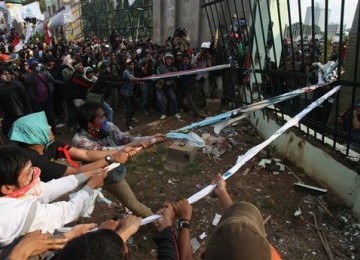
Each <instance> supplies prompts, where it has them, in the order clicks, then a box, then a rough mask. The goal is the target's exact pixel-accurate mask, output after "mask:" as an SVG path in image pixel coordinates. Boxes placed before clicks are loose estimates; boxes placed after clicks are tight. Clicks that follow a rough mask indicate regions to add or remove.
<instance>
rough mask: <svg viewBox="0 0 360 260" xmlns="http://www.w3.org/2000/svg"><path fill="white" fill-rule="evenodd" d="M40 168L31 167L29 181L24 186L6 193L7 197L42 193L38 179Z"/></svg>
mask: <svg viewBox="0 0 360 260" xmlns="http://www.w3.org/2000/svg"><path fill="white" fill-rule="evenodd" d="M40 173H41V170H40V168H38V167H33V175H32V180H31V182H30V183H29V184H28V185H26V186H25V187H23V188H21V189H18V190H16V191H13V192H12V193H10V194H8V195H6V196H5V197H7V198H23V197H27V196H35V197H39V196H40V195H41V193H42V189H41V181H40Z"/></svg>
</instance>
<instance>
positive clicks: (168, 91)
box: [156, 86, 178, 115]
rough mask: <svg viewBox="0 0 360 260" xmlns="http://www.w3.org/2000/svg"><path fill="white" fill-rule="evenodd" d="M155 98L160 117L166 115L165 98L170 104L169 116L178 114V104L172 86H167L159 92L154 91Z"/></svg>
mask: <svg viewBox="0 0 360 260" xmlns="http://www.w3.org/2000/svg"><path fill="white" fill-rule="evenodd" d="M156 97H157V100H158V103H159V109H160V113H161V114H162V115H166V104H165V98H167V99H168V101H169V102H170V109H171V111H170V113H171V115H173V114H176V113H178V103H177V99H176V95H175V90H174V87H173V86H167V87H164V88H163V89H161V90H159V89H158V90H157V91H156Z"/></svg>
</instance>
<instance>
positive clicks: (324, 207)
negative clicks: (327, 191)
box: [315, 198, 334, 217]
mask: <svg viewBox="0 0 360 260" xmlns="http://www.w3.org/2000/svg"><path fill="white" fill-rule="evenodd" d="M315 200H316V202H317V203H319V206H320V207H321V208H322V209H323V210H324V211H325V212H326V214H328V215H329V216H330V217H334V215H333V214H332V213H331V212H330V210H329V209H328V208H327V207H326V205H325V204H324V203H323V202H322V201H321V200H319V199H318V198H315Z"/></svg>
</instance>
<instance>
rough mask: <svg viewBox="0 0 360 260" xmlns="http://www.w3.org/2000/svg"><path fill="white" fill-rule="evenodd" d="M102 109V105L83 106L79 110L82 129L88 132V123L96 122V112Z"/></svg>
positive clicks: (88, 104) (89, 104) (78, 115)
mask: <svg viewBox="0 0 360 260" xmlns="http://www.w3.org/2000/svg"><path fill="white" fill-rule="evenodd" d="M99 108H102V106H101V104H97V103H92V102H86V103H85V104H83V105H81V106H80V107H79V108H78V110H77V118H78V123H79V126H80V129H84V130H87V128H88V123H89V122H94V120H95V117H96V112H97V111H98V110H99Z"/></svg>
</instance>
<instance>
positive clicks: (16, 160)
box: [0, 145, 29, 187]
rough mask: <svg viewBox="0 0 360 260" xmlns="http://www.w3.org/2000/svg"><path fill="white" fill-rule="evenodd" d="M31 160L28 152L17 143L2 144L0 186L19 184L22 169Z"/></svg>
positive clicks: (0, 152) (0, 147)
mask: <svg viewBox="0 0 360 260" xmlns="http://www.w3.org/2000/svg"><path fill="white" fill-rule="evenodd" d="M28 161H29V157H28V156H27V155H26V153H25V152H24V151H23V150H22V149H21V148H20V147H18V146H16V145H3V146H0V187H1V186H2V185H18V177H19V175H20V172H21V170H22V169H23V168H24V166H25V165H26V163H27V162H28Z"/></svg>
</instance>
